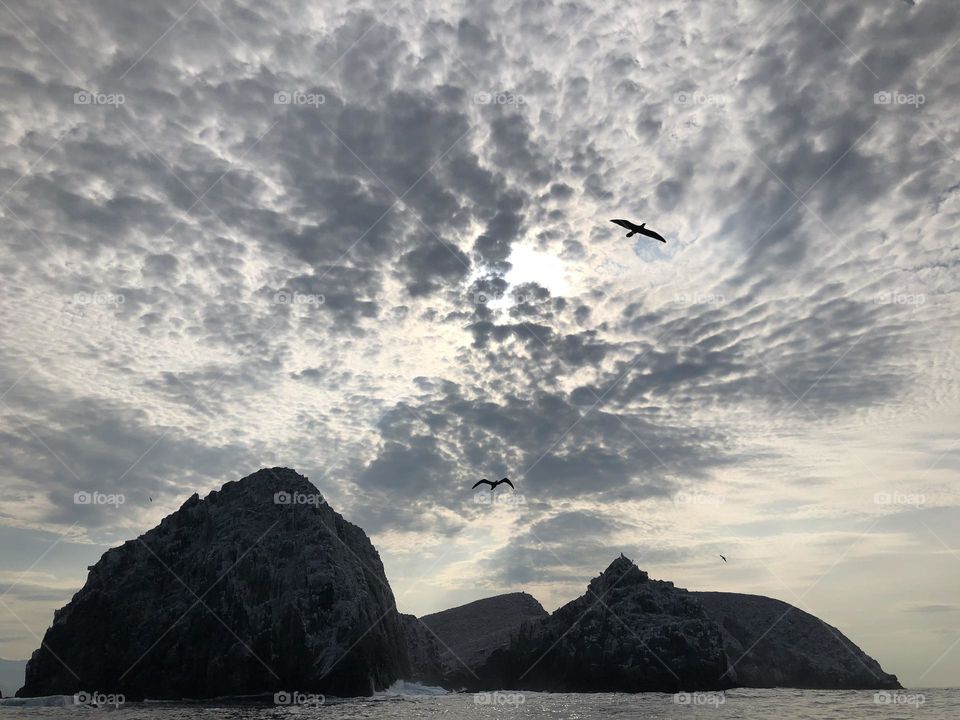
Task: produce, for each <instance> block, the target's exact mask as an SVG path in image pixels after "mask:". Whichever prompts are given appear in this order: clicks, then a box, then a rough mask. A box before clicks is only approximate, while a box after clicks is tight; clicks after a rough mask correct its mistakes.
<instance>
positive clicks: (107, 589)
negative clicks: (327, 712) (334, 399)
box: [18, 468, 407, 699]
mask: <svg viewBox="0 0 960 720" xmlns="http://www.w3.org/2000/svg"><path fill="white" fill-rule="evenodd" d="M278 493H285V494H286V495H279V496H278V495H277V494H278ZM284 499H289V500H290V502H288V503H283V500H284ZM278 501H279V502H278ZM406 672H407V654H406V645H405V642H404V637H403V632H402V629H401V625H400V618H399V614H398V613H397V611H396V609H395V607H394V599H393V594H392V592H391V591H390V588H389V586H388V585H387V581H386V577H385V575H384V572H383V565H382V564H381V562H380V556H379V555H378V554H377V551H376V550H375V549H374V547H373V545H372V544H371V543H370V541H369V540H368V539H367V536H366V535H365V534H364V533H363V531H362V530H361V529H360V528H358V527H356V526H355V525H351V524H350V523H349V522H347V521H346V520H344V519H343V518H342V517H341V516H340V515H339V514H337V513H336V512H334V511H333V509H331V508H330V506H329V505H327V503H326V502H325V501H324V500H323V499H322V497H321V496H320V493H319V492H318V491H317V489H316V488H315V487H314V486H313V485H311V484H310V483H309V482H308V481H307V479H306V478H304V477H303V476H301V475H298V474H297V473H296V472H294V471H293V470H290V469H287V468H273V469H264V470H260V471H258V472H256V473H254V474H253V475H250V476H248V477H246V478H243V479H242V480H240V481H237V482H230V483H227V484H226V485H224V486H223V488H222V489H221V490H220V491H218V492H212V493H210V494H209V495H208V496H207V497H206V498H204V499H203V500H201V499H200V498H199V497H198V496H197V495H194V496H193V497H191V498H190V499H189V500H187V502H186V503H184V505H183V507H181V508H180V509H179V510H178V511H177V512H175V513H173V514H172V515H170V516H168V517H166V518H164V520H163V521H162V522H161V523H160V525H159V526H158V527H156V528H154V529H153V530H150V531H149V532H147V533H145V534H144V535H142V536H141V537H139V538H137V539H136V540H131V541H128V542H126V543H124V544H123V545H122V546H120V547H117V548H113V549H111V550H109V551H107V552H106V553H105V554H104V555H103V557H102V558H101V559H100V560H99V562H97V564H96V565H94V566H93V567H91V568H90V574H89V576H88V578H87V582H86V584H85V585H84V586H83V588H82V589H81V590H80V591H79V592H78V593H77V594H76V595H74V597H73V599H72V600H71V601H70V603H69V604H67V605H66V606H65V607H63V608H62V609H60V610H58V611H57V613H56V614H55V615H54V620H53V625H52V626H51V627H50V629H49V630H48V631H47V633H46V635H45V636H44V639H43V646H42V647H41V648H40V649H39V650H37V651H36V652H35V653H34V654H33V657H32V658H31V659H30V661H29V663H28V665H27V672H26V684H25V686H24V687H23V688H22V689H21V690H20V692H19V693H18V695H20V696H22V697H31V696H37V695H50V694H60V693H62V694H72V693H75V692H78V691H80V690H86V691H98V692H104V693H124V694H125V695H126V696H127V697H128V698H130V699H139V698H143V697H150V698H185V697H187V698H191V697H192V698H201V697H212V696H218V695H238V694H253V693H261V692H276V691H279V690H290V691H293V690H296V691H303V692H322V693H326V694H330V695H344V696H345V695H368V694H370V693H371V692H372V691H373V690H375V689H382V688H385V687H387V686H389V685H390V684H391V683H392V682H393V681H394V680H396V679H397V678H399V677H400V676H402V675H403V674H406Z"/></svg>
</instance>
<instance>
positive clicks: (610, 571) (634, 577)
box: [588, 553, 650, 595]
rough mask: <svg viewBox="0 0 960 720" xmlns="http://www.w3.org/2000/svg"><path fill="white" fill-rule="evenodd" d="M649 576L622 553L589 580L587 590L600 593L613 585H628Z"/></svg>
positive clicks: (645, 580) (642, 580) (644, 580)
mask: <svg viewBox="0 0 960 720" xmlns="http://www.w3.org/2000/svg"><path fill="white" fill-rule="evenodd" d="M649 579H650V576H649V575H648V574H647V573H646V572H644V571H643V570H641V569H640V568H639V567H637V565H636V563H634V562H633V561H632V560H631V559H630V558H628V557H627V556H626V555H624V554H623V553H620V557H618V558H616V559H615V560H614V561H613V562H612V563H610V564H609V565H608V566H607V569H606V570H604V571H603V572H602V573H600V574H599V575H598V576H597V577H595V578H593V580H591V581H590V585H589V586H588V590H589V592H593V593H596V594H597V595H602V594H603V593H605V592H607V591H608V590H610V589H611V588H613V587H614V586H616V587H630V586H631V585H635V584H637V583H644V582H647V581H648V580H649Z"/></svg>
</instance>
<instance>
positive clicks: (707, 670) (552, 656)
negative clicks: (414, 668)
mask: <svg viewBox="0 0 960 720" xmlns="http://www.w3.org/2000/svg"><path fill="white" fill-rule="evenodd" d="M726 667H727V664H726V657H725V655H724V652H723V639H722V636H721V633H720V629H719V628H718V626H717V625H716V623H714V622H713V621H711V620H709V619H708V618H707V617H706V614H705V613H704V611H703V608H702V607H701V606H700V604H699V603H698V602H697V601H696V600H695V599H693V598H692V597H691V596H690V594H689V593H687V592H686V591H685V590H681V589H678V588H675V587H674V586H673V583H670V582H661V581H657V580H650V579H649V577H648V576H647V574H646V573H645V572H643V571H642V570H640V569H639V568H638V567H637V566H636V565H634V564H633V563H632V562H631V561H630V560H628V559H627V558H625V557H623V556H622V555H621V556H620V557H619V558H618V559H617V560H614V561H613V563H611V565H610V567H608V568H607V569H606V570H604V572H603V573H602V574H601V575H600V576H599V577H596V578H594V579H593V580H592V581H591V582H590V584H589V586H588V590H587V593H586V594H585V595H583V596H582V597H580V598H578V599H577V600H574V601H573V602H571V603H568V604H567V605H564V606H563V607H562V608H560V609H559V610H557V611H556V612H554V613H553V614H552V615H550V616H549V617H548V618H546V619H544V620H540V621H536V622H533V623H528V624H524V625H523V626H522V627H521V628H520V630H519V632H517V634H516V635H515V637H514V638H513V640H512V641H511V642H510V644H509V646H508V647H507V648H506V649H504V650H498V651H496V652H494V653H493V654H492V655H491V656H490V658H489V659H488V661H487V662H486V663H484V665H483V666H482V667H480V668H478V670H477V675H478V676H479V680H477V681H475V682H474V683H473V684H474V685H476V686H477V687H480V688H497V687H503V688H516V689H528V690H547V691H557V692H618V691H619V692H640V691H661V692H674V691H677V690H693V689H698V690H709V689H719V688H723V687H729V686H730V685H731V683H730V682H729V681H728V680H726V679H725V678H724V677H723V673H724V671H725V670H726Z"/></svg>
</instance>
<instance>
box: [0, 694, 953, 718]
mask: <svg viewBox="0 0 960 720" xmlns="http://www.w3.org/2000/svg"><path fill="white" fill-rule="evenodd" d="M304 700H309V701H310V702H309V703H308V704H300V703H301V702H302V701H304ZM7 702H9V701H7ZM76 713H80V714H81V715H82V716H83V717H93V716H94V715H93V714H97V715H99V714H100V713H109V714H110V716H111V717H112V718H115V719H116V720H120V719H121V718H130V719H131V720H194V719H197V720H221V719H223V718H229V719H231V720H261V719H266V718H314V717H316V718H328V719H329V720H361V719H363V720H366V719H367V718H370V719H376V720H413V719H414V718H436V720H460V719H461V718H462V719H463V720H491V719H494V718H495V719H497V720H510V719H511V718H516V719H517V720H520V719H521V718H523V719H525V720H602V719H603V720H605V719H607V718H650V719H651V720H654V719H660V718H663V719H665V720H667V719H673V718H711V719H712V720H724V719H725V718H730V719H733V718H736V719H737V720H754V719H756V720H861V719H864V720H865V719H867V718H869V719H870V720H895V719H896V720H906V719H910V720H913V719H915V718H924V719H927V720H957V719H958V718H960V689H944V688H934V689H926V690H923V689H921V690H903V691H898V692H881V693H876V692H872V691H870V692H867V691H820V690H730V691H727V692H726V693H691V694H689V695H686V694H680V695H662V694H658V693H644V694H640V695H623V694H592V695H582V694H559V693H558V694H547V693H530V692H524V693H513V692H510V693H508V692H503V693H480V694H477V695H473V694H447V695H436V694H431V693H414V694H407V695H402V694H381V695H378V696H376V697H373V698H357V699H346V700H338V699H333V698H323V699H321V698H316V697H313V698H298V699H297V701H296V702H291V703H290V704H280V705H276V704H274V703H261V704H255V703H237V702H232V701H231V702H207V703H153V702H146V703H126V704H123V705H120V706H119V707H116V708H113V707H111V708H107V709H98V708H90V707H85V706H82V705H81V706H77V705H72V706H69V707H62V706H61V707H11V706H10V705H8V704H6V702H5V701H0V719H3V720H5V719H6V718H11V719H13V718H16V719H17V720H25V719H27V718H63V717H64V716H65V715H69V716H70V717H76V715H75V714H76Z"/></svg>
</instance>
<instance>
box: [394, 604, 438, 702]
mask: <svg viewBox="0 0 960 720" xmlns="http://www.w3.org/2000/svg"><path fill="white" fill-rule="evenodd" d="M400 621H401V623H402V624H403V633H404V636H405V638H406V643H407V656H408V657H409V658H410V669H409V671H408V672H407V674H406V676H405V677H404V678H403V679H404V680H411V681H413V682H417V683H422V684H424V685H439V686H445V685H446V684H447V676H446V673H445V672H444V669H443V663H442V662H441V661H440V655H441V646H440V645H439V643H437V639H436V637H434V635H433V634H432V633H431V632H430V630H428V629H427V627H426V626H425V625H424V624H423V622H421V621H420V620H418V619H417V617H416V616H414V615H400Z"/></svg>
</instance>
